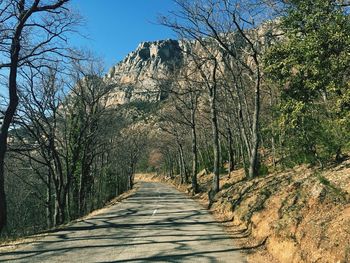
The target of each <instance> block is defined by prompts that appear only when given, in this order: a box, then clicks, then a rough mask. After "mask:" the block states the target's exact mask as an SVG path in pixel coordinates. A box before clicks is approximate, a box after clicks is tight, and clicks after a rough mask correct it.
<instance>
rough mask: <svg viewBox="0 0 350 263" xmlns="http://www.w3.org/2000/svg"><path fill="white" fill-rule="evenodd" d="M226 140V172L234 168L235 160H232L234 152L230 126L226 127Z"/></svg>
mask: <svg viewBox="0 0 350 263" xmlns="http://www.w3.org/2000/svg"><path fill="white" fill-rule="evenodd" d="M227 137H228V138H227V140H228V174H229V175H230V173H231V172H232V171H233V170H234V166H235V160H234V152H233V140H232V132H231V129H230V128H227Z"/></svg>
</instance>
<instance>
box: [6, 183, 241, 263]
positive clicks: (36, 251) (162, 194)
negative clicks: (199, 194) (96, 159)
mask: <svg viewBox="0 0 350 263" xmlns="http://www.w3.org/2000/svg"><path fill="white" fill-rule="evenodd" d="M139 184H140V185H139V189H138V191H137V192H136V193H135V194H134V195H132V196H131V197H129V198H128V199H125V200H124V201H122V202H121V203H118V204H116V205H114V206H111V207H110V208H109V209H108V210H105V211H103V213H101V214H98V215H96V216H93V217H90V218H88V219H85V220H83V221H80V222H77V223H75V224H72V225H70V226H67V227H66V228H64V229H62V230H58V231H56V232H52V233H50V234H48V235H47V236H44V237H42V238H41V239H39V240H35V241H33V242H29V243H27V244H22V245H19V246H18V247H17V248H16V249H14V250H9V251H0V262H201V263H202V262H230V263H235V262H245V260H244V257H243V256H242V255H241V254H240V252H239V250H238V249H237V248H235V247H234V244H233V241H232V239H230V238H229V237H228V235H227V234H226V233H225V232H224V230H223V228H222V226H221V225H220V224H219V223H217V222H216V221H215V220H214V218H213V217H212V216H211V215H210V214H209V213H208V212H207V211H206V210H205V209H204V208H202V207H201V206H200V205H198V204H197V203H196V202H195V201H193V200H191V199H190V198H187V197H186V196H185V195H184V194H182V193H180V192H178V191H177V190H176V189H175V188H173V187H170V186H168V185H165V184H161V183H150V182H139Z"/></svg>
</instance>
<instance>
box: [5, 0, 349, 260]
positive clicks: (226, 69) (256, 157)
mask: <svg viewBox="0 0 350 263" xmlns="http://www.w3.org/2000/svg"><path fill="white" fill-rule="evenodd" d="M68 2H69V1H68V0H66V1H64V0H63V1H58V0H57V1H39V0H38V1H34V2H33V3H29V2H28V1H15V0H7V1H3V2H2V3H1V4H0V19H1V21H2V25H1V27H0V47H1V48H0V53H1V56H0V58H1V63H0V68H1V71H2V75H1V78H2V79H3V81H2V83H1V85H4V86H6V88H7V90H8V94H9V97H5V98H3V100H2V105H1V107H2V109H3V110H2V113H3V115H4V117H3V121H2V124H1V125H2V126H1V132H0V231H1V237H3V238H4V239H7V238H13V237H18V236H23V235H28V234H33V233H37V232H40V231H43V230H45V229H51V228H54V227H57V226H59V225H62V224H65V223H67V222H69V221H71V220H74V219H76V218H79V217H81V216H84V215H86V214H88V213H89V212H91V211H93V210H95V209H98V208H101V207H103V206H104V205H105V204H106V203H107V202H108V201H110V200H112V199H113V198H115V197H116V196H118V195H120V194H122V193H123V192H125V191H128V190H130V189H131V188H133V185H134V176H135V173H151V174H152V178H153V180H162V181H166V182H171V183H173V184H176V185H177V186H179V187H180V189H182V190H184V191H186V192H188V193H189V194H190V195H192V196H193V197H194V198H197V199H201V200H202V201H203V200H204V202H205V203H206V204H207V205H208V207H209V209H212V211H213V212H214V213H216V214H217V216H218V217H219V218H221V219H224V220H226V221H229V225H230V227H233V228H234V229H235V230H234V231H236V234H237V233H238V236H241V237H242V238H243V237H244V238H245V237H247V238H248V240H244V242H248V243H249V244H251V243H252V242H253V243H255V244H258V243H259V245H261V249H260V250H259V249H258V251H257V252H254V253H253V256H252V259H251V262H266V260H270V261H271V262H274V261H276V262H347V261H349V260H350V244H349V240H350V232H349V231H350V221H349V209H350V205H349V202H350V173H349V167H350V166H349V152H350V87H349V84H350V79H349V76H350V74H349V73H350V72H349V68H350V67H349V64H350V63H349V62H350V17H349V11H350V9H349V7H350V3H349V2H348V1H346V0H315V1H311V0H291V1H283V0H261V1H249V0H246V1H243V0H242V1H241V0H237V1H228V0H195V1H189V0H174V2H175V3H176V6H177V9H176V10H174V11H171V12H169V13H168V14H163V15H161V16H160V17H158V23H159V24H161V25H162V26H165V27H168V28H170V29H172V30H173V31H174V32H175V33H176V34H177V36H178V40H159V41H154V42H143V43H141V44H140V45H139V46H138V47H137V49H136V50H135V51H134V52H132V53H130V54H129V55H128V56H127V57H126V58H125V59H124V60H123V61H121V62H119V63H118V64H117V65H115V66H114V67H112V69H110V71H109V72H108V73H107V74H105V72H104V70H103V63H102V62H98V61H99V59H97V58H95V57H94V56H92V55H90V54H89V53H87V52H82V51H79V50H75V49H73V48H68V47H67V46H66V44H65V43H66V40H67V39H68V38H69V35H70V34H71V33H72V32H73V31H74V30H75V27H77V26H78V25H79V23H80V20H79V19H80V18H79V16H78V15H77V14H75V13H73V11H71V10H70V8H69V3H68ZM34 35H35V36H36V37H34ZM6 219H7V220H6ZM242 242H243V241H242ZM244 242H243V243H242V244H243V245H242V246H243V247H244V246H245V244H246V243H244ZM259 260H260V261H259Z"/></svg>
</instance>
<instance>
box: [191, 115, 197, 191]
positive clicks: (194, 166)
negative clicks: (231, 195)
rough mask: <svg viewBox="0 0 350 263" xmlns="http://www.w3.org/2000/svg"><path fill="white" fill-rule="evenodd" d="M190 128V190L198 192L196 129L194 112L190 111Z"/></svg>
mask: <svg viewBox="0 0 350 263" xmlns="http://www.w3.org/2000/svg"><path fill="white" fill-rule="evenodd" d="M191 122H192V125H191V130H192V191H193V193H198V183H197V172H198V153H197V131H196V123H195V112H194V110H193V109H192V112H191Z"/></svg>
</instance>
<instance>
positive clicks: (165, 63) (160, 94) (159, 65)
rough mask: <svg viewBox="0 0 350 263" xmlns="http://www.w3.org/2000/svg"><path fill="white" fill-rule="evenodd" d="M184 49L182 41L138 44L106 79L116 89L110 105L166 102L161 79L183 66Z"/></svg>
mask: <svg viewBox="0 0 350 263" xmlns="http://www.w3.org/2000/svg"><path fill="white" fill-rule="evenodd" d="M183 45H184V42H183V41H177V40H171V39H168V40H160V41H154V42H142V43H141V44H139V46H138V47H137V48H136V50H135V51H133V52H131V53H130V54H129V55H127V56H126V57H125V59H124V60H122V61H121V62H119V63H118V64H117V65H115V66H113V67H112V68H111V69H110V70H109V72H108V74H107V75H106V76H105V80H106V81H107V82H108V83H112V84H113V85H115V90H114V91H113V92H112V94H110V95H109V98H108V104H109V105H118V104H125V103H129V102H133V101H150V102H153V101H159V100H162V99H164V98H166V97H167V89H166V83H165V82H164V80H162V78H163V79H164V76H168V75H169V74H171V73H172V72H174V69H176V68H179V67H180V66H181V64H182V63H183V55H182V52H181V50H182V47H183Z"/></svg>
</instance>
